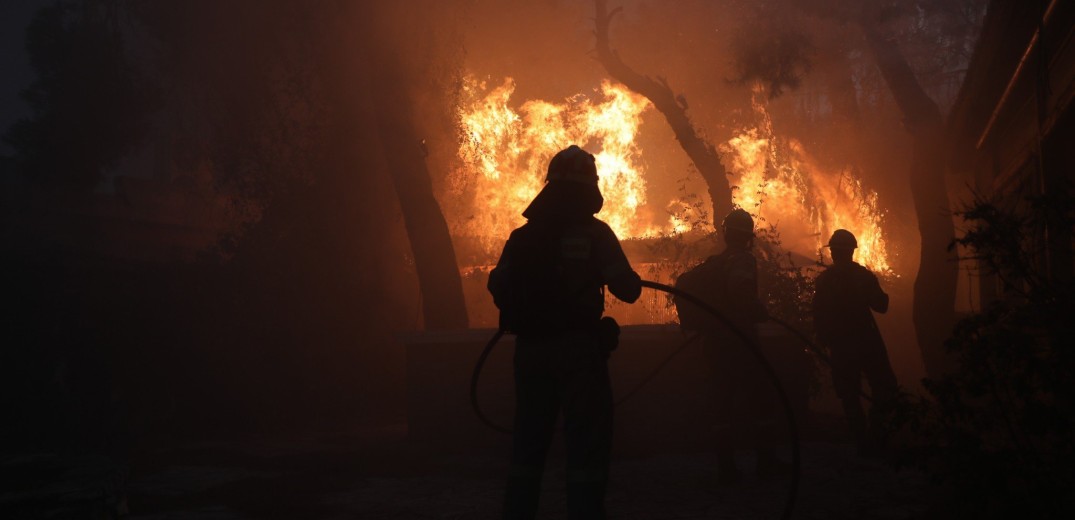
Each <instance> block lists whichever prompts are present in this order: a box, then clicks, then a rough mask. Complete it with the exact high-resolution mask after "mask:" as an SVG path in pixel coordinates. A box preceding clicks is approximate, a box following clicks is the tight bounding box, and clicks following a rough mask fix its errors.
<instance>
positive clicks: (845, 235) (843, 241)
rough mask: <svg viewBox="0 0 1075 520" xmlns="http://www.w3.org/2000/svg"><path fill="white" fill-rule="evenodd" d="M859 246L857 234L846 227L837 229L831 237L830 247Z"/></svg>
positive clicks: (845, 247)
mask: <svg viewBox="0 0 1075 520" xmlns="http://www.w3.org/2000/svg"><path fill="white" fill-rule="evenodd" d="M858 246H859V244H858V241H857V240H855V235H852V234H851V232H850V231H848V230H846V229H837V230H836V231H833V232H832V238H830V239H829V249H855V248H857V247H858Z"/></svg>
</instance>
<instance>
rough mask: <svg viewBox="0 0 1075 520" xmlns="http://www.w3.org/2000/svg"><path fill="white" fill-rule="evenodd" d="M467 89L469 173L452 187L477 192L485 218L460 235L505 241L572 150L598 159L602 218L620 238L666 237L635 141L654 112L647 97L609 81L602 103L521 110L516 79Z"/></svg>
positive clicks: (536, 103) (577, 99)
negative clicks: (651, 204)
mask: <svg viewBox="0 0 1075 520" xmlns="http://www.w3.org/2000/svg"><path fill="white" fill-rule="evenodd" d="M462 91H463V95H462V98H463V99H462V100H461V103H460V106H459V109H458V113H459V121H460V125H461V127H462V140H461V141H462V142H461V145H460V148H459V157H460V159H462V162H463V164H464V169H463V171H460V172H457V174H456V175H455V178H456V181H455V183H454V184H455V185H456V188H457V189H456V192H457V193H462V192H473V194H474V200H473V202H474V206H473V207H474V208H480V209H479V210H478V211H476V213H480V214H475V215H474V216H473V217H472V218H471V219H469V220H468V221H467V222H465V223H464V224H463V225H462V226H461V228H462V229H459V230H458V232H459V234H461V235H465V236H473V237H479V238H489V239H500V240H502V239H503V238H504V237H507V236H508V234H509V233H510V232H511V230H512V229H514V228H516V227H518V226H520V225H521V224H522V223H523V222H524V219H523V217H522V212H523V210H524V209H526V206H527V205H528V204H529V203H530V201H531V200H532V199H533V198H534V197H535V196H536V195H537V193H538V191H540V190H541V188H542V186H543V185H544V179H545V172H546V168H547V166H548V164H549V160H551V159H552V156H553V155H554V154H556V152H558V151H560V150H562V149H564V148H566V147H567V146H569V145H571V144H579V145H580V146H583V147H584V148H587V151H589V152H591V153H593V154H594V157H595V159H596V163H597V175H598V183H599V187H600V189H601V193H602V195H603V196H604V198H605V204H604V207H603V208H602V210H601V212H600V213H598V214H597V217H598V218H600V219H602V220H604V221H605V222H607V223H608V225H609V226H610V227H611V228H612V229H613V231H615V232H616V234H617V236H620V237H642V236H648V235H653V234H655V233H657V232H659V231H660V227H658V226H654V225H652V224H650V223H649V222H648V219H647V218H646V217H647V214H646V212H645V211H644V210H643V209H642V206H643V205H645V203H646V181H645V177H644V168H643V166H642V161H641V150H640V149H639V147H638V145H637V144H636V143H635V137H636V136H637V135H638V129H639V126H640V125H641V122H642V117H641V116H642V113H643V112H645V111H646V110H648V109H649V108H650V103H649V101H648V100H647V99H646V98H644V97H642V96H639V95H637V94H634V93H633V92H631V91H629V90H627V88H626V87H623V86H622V85H618V84H614V83H612V82H609V81H604V82H602V83H601V88H600V90H599V91H598V95H597V96H595V97H596V99H590V98H589V97H587V96H583V95H581V94H579V95H575V96H572V97H570V98H568V99H566V100H564V101H562V102H560V103H554V102H550V101H541V100H530V101H526V102H525V103H523V104H522V106H521V107H519V109H518V110H517V111H516V110H515V109H513V108H512V107H511V103H510V102H511V96H512V94H513V93H514V91H515V83H514V81H513V80H512V79H511V78H507V79H505V80H504V82H503V83H501V84H500V85H499V86H496V87H492V88H489V87H488V86H487V84H486V83H485V82H480V81H477V80H476V79H474V78H473V77H471V76H468V77H466V78H465V79H464V85H463V89H462ZM591 144H592V145H591ZM595 149H596V150H597V151H596V152H595ZM487 245H488V246H492V245H493V244H487Z"/></svg>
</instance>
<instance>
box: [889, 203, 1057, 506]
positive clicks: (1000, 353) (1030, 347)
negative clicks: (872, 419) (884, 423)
mask: <svg viewBox="0 0 1075 520" xmlns="http://www.w3.org/2000/svg"><path fill="white" fill-rule="evenodd" d="M1026 202H1027V204H1025V206H1024V207H1023V208H1004V207H1002V206H1000V205H999V204H997V203H995V202H988V201H981V200H979V201H976V202H975V203H974V204H973V205H972V206H971V207H969V208H967V209H966V210H964V211H963V212H962V213H960V215H961V216H962V217H963V218H964V219H966V221H968V222H969V223H970V224H971V227H970V229H969V230H967V231H965V232H964V234H963V235H962V236H961V237H959V238H958V239H957V240H956V241H955V243H954V244H953V247H954V246H955V245H958V246H960V247H963V248H966V249H967V250H968V251H969V252H970V255H969V258H971V259H974V260H977V261H978V262H979V265H980V266H981V267H982V269H983V273H982V274H984V275H990V276H996V277H997V278H998V279H999V280H1001V281H1002V283H1003V285H1004V286H1005V290H1004V294H1003V295H1002V296H1001V297H1000V298H998V299H996V300H995V301H993V302H990V303H989V304H988V305H987V306H986V307H985V308H984V309H982V311H981V312H979V313H976V314H974V315H971V316H969V317H967V318H965V319H963V320H962V321H961V322H959V324H958V325H957V326H956V328H955V330H954V332H953V334H952V336H951V338H950V339H949V340H948V342H947V344H946V346H947V348H948V351H949V353H950V355H952V356H954V357H955V358H956V359H957V360H958V363H959V368H958V371H956V372H954V373H952V374H951V375H948V376H945V377H942V378H939V379H934V380H926V381H924V384H925V387H926V389H927V390H928V392H929V398H920V399H913V398H912V399H908V400H906V401H905V402H904V403H903V404H902V406H901V407H900V410H899V412H900V413H898V414H897V415H896V417H895V418H896V424H897V425H899V426H903V427H906V429H907V430H908V431H909V432H910V433H912V434H913V436H912V439H913V440H911V441H910V442H909V443H908V446H907V450H906V451H905V453H904V455H905V456H906V458H905V459H903V462H912V463H914V464H916V465H918V466H919V467H921V468H922V469H924V470H926V471H927V472H928V473H929V474H930V475H932V476H934V477H935V478H936V479H937V480H938V481H939V482H940V483H942V484H943V485H944V486H945V487H944V488H942V489H944V490H945V491H946V492H948V493H950V496H949V497H947V498H949V499H950V503H949V504H950V507H951V509H952V510H951V511H947V512H946V513H950V514H952V515H954V516H958V517H967V518H971V517H974V518H1013V517H1024V518H1053V517H1057V518H1059V517H1062V518H1070V517H1071V515H1072V514H1075V500H1073V498H1072V496H1071V493H1070V491H1071V489H1073V488H1075V387H1073V386H1072V385H1071V380H1072V379H1071V378H1072V375H1073V373H1075V356H1073V352H1072V349H1071V346H1072V344H1073V337H1072V336H1073V335H1072V328H1071V325H1070V320H1071V316H1072V315H1073V311H1075V308H1073V304H1072V301H1073V300H1072V296H1073V287H1072V284H1071V283H1070V282H1065V283H1061V282H1059V281H1058V280H1052V279H1050V277H1049V276H1047V274H1046V272H1045V271H1044V270H1043V268H1042V265H1043V263H1042V262H1040V261H1038V259H1039V258H1040V257H1039V254H1040V253H1041V252H1042V251H1041V248H1039V247H1038V246H1039V244H1038V243H1037V241H1035V240H1034V239H1033V237H1035V236H1036V233H1035V231H1036V230H1040V229H1042V224H1043V223H1044V222H1045V221H1046V220H1047V219H1049V221H1050V222H1052V223H1054V225H1056V224H1057V223H1059V225H1060V226H1066V227H1067V229H1071V226H1072V224H1073V222H1075V219H1073V218H1072V211H1071V209H1072V207H1073V206H1072V201H1071V200H1066V201H1056V200H1047V199H1044V198H1037V199H1028V200H1027V201H1026ZM1053 229H1062V227H1054V228H1053Z"/></svg>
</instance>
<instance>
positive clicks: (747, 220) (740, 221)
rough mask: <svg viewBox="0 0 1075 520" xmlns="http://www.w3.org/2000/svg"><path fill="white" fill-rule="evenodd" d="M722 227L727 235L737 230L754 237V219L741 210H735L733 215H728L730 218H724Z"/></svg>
mask: <svg viewBox="0 0 1075 520" xmlns="http://www.w3.org/2000/svg"><path fill="white" fill-rule="evenodd" d="M721 227H722V228H724V232H725V233H727V232H728V231H729V230H735V231H739V232H742V233H745V234H748V235H751V236H753V235H754V219H753V218H751V216H750V213H747V212H746V210H743V209H741V208H736V209H733V210H732V212H731V213H728V216H726V217H724V222H722V223H721Z"/></svg>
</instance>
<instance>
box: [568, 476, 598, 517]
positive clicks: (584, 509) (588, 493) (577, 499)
mask: <svg viewBox="0 0 1075 520" xmlns="http://www.w3.org/2000/svg"><path fill="white" fill-rule="evenodd" d="M605 487H606V483H605V482H603V481H593V482H568V483H567V517H568V518H569V519H570V520H604V519H605Z"/></svg>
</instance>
